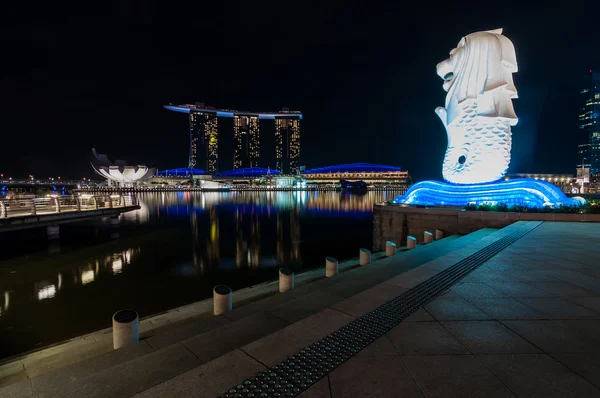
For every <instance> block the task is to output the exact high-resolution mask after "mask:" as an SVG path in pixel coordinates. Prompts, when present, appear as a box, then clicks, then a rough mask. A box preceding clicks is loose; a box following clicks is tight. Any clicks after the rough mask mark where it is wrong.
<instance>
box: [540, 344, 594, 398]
mask: <svg viewBox="0 0 600 398" xmlns="http://www.w3.org/2000/svg"><path fill="white" fill-rule="evenodd" d="M552 356H553V357H554V359H556V360H557V361H560V362H561V363H562V364H563V365H565V366H566V367H568V368H569V369H571V370H573V371H574V372H575V373H577V374H578V375H580V376H581V377H583V378H584V379H586V380H587V381H589V382H590V383H592V384H594V385H595V386H596V387H599V388H600V353H586V354H552ZM597 396H600V394H598V395H597Z"/></svg>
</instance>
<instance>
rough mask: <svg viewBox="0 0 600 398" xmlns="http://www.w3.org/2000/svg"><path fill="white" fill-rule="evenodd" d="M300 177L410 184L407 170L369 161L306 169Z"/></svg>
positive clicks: (314, 181)
mask: <svg viewBox="0 0 600 398" xmlns="http://www.w3.org/2000/svg"><path fill="white" fill-rule="evenodd" d="M302 178H304V179H306V180H307V181H308V182H309V183H312V184H338V183H339V181H340V180H356V181H364V182H365V183H367V184H369V185H379V186H386V185H406V186H408V185H410V184H411V183H412V182H411V178H410V175H409V174H408V171H406V170H402V169H401V168H399V167H394V166H384V165H379V164H370V163H352V164H341V165H338V166H327V167H320V168H316V169H310V170H306V171H304V172H303V173H302Z"/></svg>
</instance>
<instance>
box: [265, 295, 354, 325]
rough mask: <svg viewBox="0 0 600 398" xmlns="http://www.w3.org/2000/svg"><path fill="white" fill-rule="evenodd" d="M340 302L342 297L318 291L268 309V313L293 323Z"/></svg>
mask: <svg viewBox="0 0 600 398" xmlns="http://www.w3.org/2000/svg"><path fill="white" fill-rule="evenodd" d="M342 300H344V298H343V297H341V296H338V295H335V294H332V293H330V292H329V291H318V292H314V293H311V294H309V295H306V296H304V297H299V298H297V299H295V300H292V301H290V302H288V303H285V304H281V305H279V306H277V307H274V308H272V309H269V310H268V312H270V313H271V314H273V315H275V316H277V317H279V318H281V319H283V320H286V321H288V322H290V323H293V322H297V321H299V320H301V319H304V318H306V317H308V316H310V315H313V314H315V313H317V312H319V311H321V310H323V309H325V308H327V307H328V306H330V305H333V304H336V303H338V302H340V301H342Z"/></svg>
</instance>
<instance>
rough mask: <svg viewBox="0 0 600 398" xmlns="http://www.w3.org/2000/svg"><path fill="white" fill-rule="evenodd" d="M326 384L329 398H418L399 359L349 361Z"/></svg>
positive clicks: (375, 358) (368, 357)
mask: <svg viewBox="0 0 600 398" xmlns="http://www.w3.org/2000/svg"><path fill="white" fill-rule="evenodd" d="M329 380H330V382H331V396H332V397H333V398H337V397H340V398H344V397H377V398H385V397H390V398H392V397H422V394H421V392H420V390H419V387H418V386H417V385H416V383H415V381H414V380H413V378H412V376H411V375H410V373H409V372H408V370H407V369H406V366H405V365H404V363H403V361H402V359H401V358H400V357H399V356H395V357H390V356H388V357H385V356H383V357H373V356H356V357H353V358H350V359H349V360H348V361H346V362H344V363H343V364H342V365H340V366H339V367H338V368H336V369H334V370H333V372H331V373H330V374H329Z"/></svg>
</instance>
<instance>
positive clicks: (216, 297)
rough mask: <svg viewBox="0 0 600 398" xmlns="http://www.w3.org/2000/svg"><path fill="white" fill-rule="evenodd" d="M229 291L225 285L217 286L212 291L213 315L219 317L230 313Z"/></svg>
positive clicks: (230, 297) (230, 299) (230, 300)
mask: <svg viewBox="0 0 600 398" xmlns="http://www.w3.org/2000/svg"><path fill="white" fill-rule="evenodd" d="M231 295H232V293H231V289H230V288H229V287H227V286H225V285H217V286H215V288H214V289H213V303H214V313H215V315H221V314H223V313H225V312H227V311H231V309H232V307H233V305H232V300H233V299H232V296H231Z"/></svg>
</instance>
